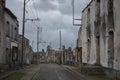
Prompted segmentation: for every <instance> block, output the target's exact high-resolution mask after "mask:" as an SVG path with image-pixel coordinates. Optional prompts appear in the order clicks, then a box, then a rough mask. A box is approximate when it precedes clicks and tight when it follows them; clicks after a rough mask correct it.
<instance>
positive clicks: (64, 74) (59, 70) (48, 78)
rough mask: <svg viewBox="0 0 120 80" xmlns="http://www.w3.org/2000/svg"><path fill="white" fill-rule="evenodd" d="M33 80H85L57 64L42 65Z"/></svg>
mask: <svg viewBox="0 0 120 80" xmlns="http://www.w3.org/2000/svg"><path fill="white" fill-rule="evenodd" d="M32 80H83V79H82V78H81V77H80V76H79V75H78V74H76V73H74V72H72V71H70V70H69V69H67V68H65V67H63V66H60V65H56V64H41V65H40V69H39V70H38V71H37V72H36V73H35V74H34V76H33V78H32Z"/></svg>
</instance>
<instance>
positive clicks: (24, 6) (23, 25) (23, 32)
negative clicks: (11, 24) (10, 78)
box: [21, 0, 26, 68]
mask: <svg viewBox="0 0 120 80" xmlns="http://www.w3.org/2000/svg"><path fill="white" fill-rule="evenodd" d="M25 2H26V0H24V5H23V24H22V56H21V67H22V68H23V54H24V34H25V9H26V3H25Z"/></svg>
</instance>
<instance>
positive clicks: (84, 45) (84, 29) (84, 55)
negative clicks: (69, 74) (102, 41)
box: [81, 9, 88, 63]
mask: <svg viewBox="0 0 120 80" xmlns="http://www.w3.org/2000/svg"><path fill="white" fill-rule="evenodd" d="M81 31H82V62H83V63H88V60H87V59H88V52H87V9H86V10H85V11H84V12H83V15H82V27H81Z"/></svg>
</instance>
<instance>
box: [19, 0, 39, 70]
mask: <svg viewBox="0 0 120 80" xmlns="http://www.w3.org/2000/svg"><path fill="white" fill-rule="evenodd" d="M28 2H29V1H28ZM28 2H27V3H28ZM27 3H26V0H24V3H23V24H22V55H21V67H22V68H23V56H24V35H25V21H27V20H31V21H39V18H37V19H25V18H26V17H25V16H26V14H25V11H26V4H27Z"/></svg>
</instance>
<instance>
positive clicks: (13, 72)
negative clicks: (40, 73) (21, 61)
mask: <svg viewBox="0 0 120 80" xmlns="http://www.w3.org/2000/svg"><path fill="white" fill-rule="evenodd" d="M30 67H31V66H25V67H24V68H23V69H18V70H10V71H7V72H4V73H1V74H0V80H4V79H5V78H7V77H8V76H10V75H13V74H15V73H16V72H18V71H22V70H25V69H27V68H30Z"/></svg>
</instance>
